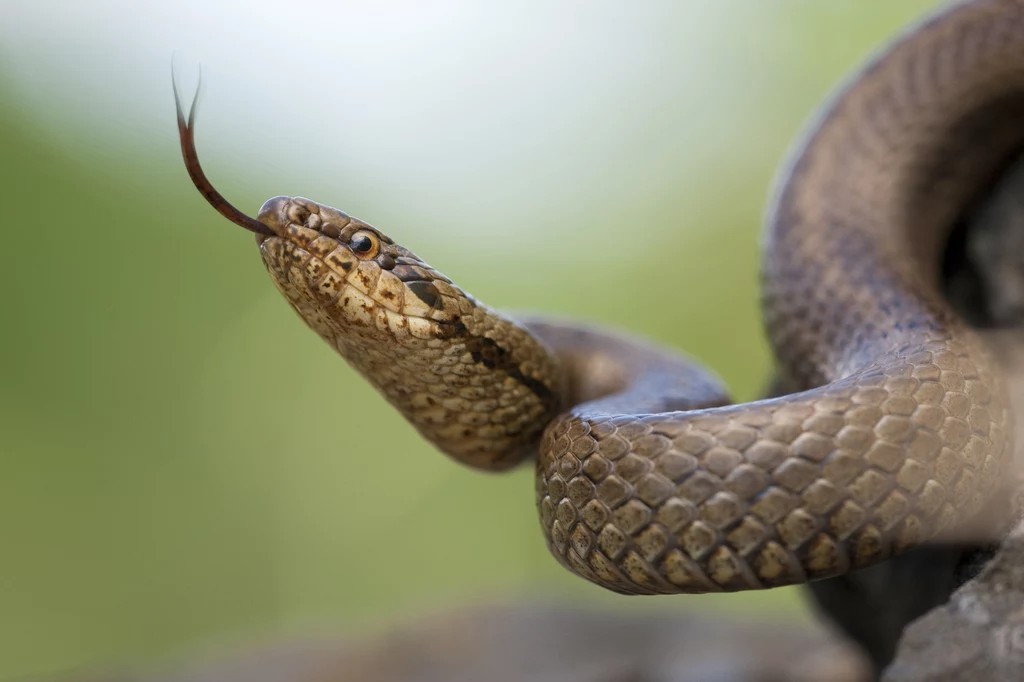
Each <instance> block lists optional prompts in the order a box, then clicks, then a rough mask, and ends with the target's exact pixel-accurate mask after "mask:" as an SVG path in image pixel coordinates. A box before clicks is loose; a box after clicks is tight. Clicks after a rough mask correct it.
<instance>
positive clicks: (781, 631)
mask: <svg viewBox="0 0 1024 682" xmlns="http://www.w3.org/2000/svg"><path fill="white" fill-rule="evenodd" d="M870 679H871V667H870V665H869V664H868V662H867V661H866V659H864V658H863V657H862V655H861V654H860V653H859V652H858V651H857V650H856V649H855V648H854V647H853V646H852V645H848V644H846V643H844V642H842V641H841V640H840V639H838V638H837V637H835V636H833V635H830V634H829V633H827V632H825V631H824V630H822V629H818V628H814V627H810V626H796V625H788V624H785V625H779V624H772V623H768V622H760V623H756V622H743V623H741V622H735V621H727V620H722V619H720V618H715V617H709V616H707V615H705V614H699V615H697V614H690V615H666V614H652V613H649V612H647V613H632V614H630V613H622V612H619V611H600V610H595V609H581V608H577V607H565V608H553V607H549V606H541V605H539V604H538V605H533V606H522V605H519V606H487V607H478V608H474V609H467V610H462V611H454V612H451V613H447V614H439V615H434V616H430V617H427V618H423V619H419V620H417V621H415V622H413V623H410V624H408V625H406V626H403V627H401V628H399V629H396V630H394V631H393V632H392V633H390V634H387V635H384V636H380V637H375V638H372V639H367V640H363V641H358V640H354V641H330V640H319V641H304V642H295V643H291V644H283V645H275V646H273V647H265V648H261V649H259V650H256V651H252V652H250V653H247V654H242V655H237V656H234V657H231V658H230V659H228V660H223V661H217V662H208V663H205V664H201V665H197V666H194V667H191V668H183V669H180V670H177V671H167V672H164V673H161V674H139V675H127V674H126V675H120V676H108V677H92V678H89V677H75V678H64V679H61V680H53V681H51V682H485V681H486V682H867V681H868V680H870Z"/></svg>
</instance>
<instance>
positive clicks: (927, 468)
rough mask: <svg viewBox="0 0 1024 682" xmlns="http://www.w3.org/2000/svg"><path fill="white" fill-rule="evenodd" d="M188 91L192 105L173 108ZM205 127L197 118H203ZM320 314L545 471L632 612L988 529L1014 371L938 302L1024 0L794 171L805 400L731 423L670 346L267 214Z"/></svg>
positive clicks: (436, 411) (943, 52) (1022, 106)
mask: <svg viewBox="0 0 1024 682" xmlns="http://www.w3.org/2000/svg"><path fill="white" fill-rule="evenodd" d="M175 94H176V96H177V93H175ZM193 113H194V105H193ZM192 118H193V117H192V114H190V115H189V120H188V122H186V121H185V120H184V117H183V116H182V113H181V107H180V106H179V108H178V119H179V132H180V135H181V145H182V152H183V155H184V157H185V161H186V165H187V167H188V170H189V173H190V175H191V176H192V179H193V181H194V182H195V184H196V186H197V187H198V188H199V189H200V191H202V192H203V194H204V196H205V197H206V198H207V200H208V201H210V203H211V204H213V205H214V206H215V207H216V208H217V209H218V210H219V211H220V212H221V213H222V214H223V215H225V216H226V217H228V218H229V219H231V220H232V221H234V222H236V223H238V224H240V225H242V226H243V227H246V228H247V229H249V230H251V231H253V232H255V233H256V234H257V243H258V245H259V249H260V254H261V255H262V257H263V262H264V263H265V265H266V267H267V270H268V271H269V273H270V276H271V279H272V280H273V282H274V284H275V285H276V286H277V288H278V290H279V291H280V292H281V293H282V294H283V295H284V296H285V298H286V299H287V300H288V302H289V303H290V304H291V305H292V307H293V308H294V309H295V310H296V311H297V312H298V314H299V316H300V317H301V318H302V319H303V320H304V321H305V322H306V324H308V325H309V326H310V327H311V328H312V329H313V330H314V331H316V332H317V333H318V334H320V336H322V337H323V338H324V339H325V340H326V341H327V342H328V343H329V344H331V346H333V347H334V348H335V349H336V350H337V351H338V352H339V353H340V354H341V355H342V356H344V357H345V359H346V360H348V362H350V363H351V364H352V365H353V366H354V367H355V368H356V369H358V370H359V372H361V373H362V375H363V376H364V377H366V379H368V380H369V381H370V382H371V383H372V384H373V385H374V386H375V387H376V388H377V389H378V390H379V391H381V392H382V393H383V395H384V396H386V398H387V399H388V400H389V401H390V402H391V404H393V405H394V406H395V407H396V408H397V409H398V410H399V411H400V412H401V413H402V414H403V415H404V416H405V417H406V419H408V420H409V421H410V422H411V423H412V424H413V425H414V426H415V427H416V428H417V429H418V430H419V432H420V433H421V434H422V435H423V436H424V437H425V438H427V439H428V440H429V441H430V442H432V443H433V444H434V445H435V446H437V447H438V448H439V449H440V450H442V451H444V452H446V453H447V454H449V455H451V456H452V457H454V458H455V459H457V460H458V461H460V462H463V463H466V464H468V465H470V466H474V467H478V468H482V469H491V470H497V469H506V468H509V467H512V466H514V465H515V464H517V463H518V462H520V461H522V460H523V459H525V458H529V457H536V485H537V502H538V505H539V508H540V516H541V524H542V526H543V530H544V533H545V535H546V538H547V544H548V547H549V548H550V549H551V551H552V553H553V554H554V555H555V557H556V558H557V559H558V560H559V561H560V562H561V563H562V564H563V565H565V566H566V567H568V568H570V569H571V570H573V571H574V572H576V573H578V574H580V575H581V576H583V577H585V578H587V579H589V580H591V581H594V582H596V583H598V584H600V585H603V586H604V587H607V588H609V589H612V590H615V591H618V592H627V593H668V592H709V591H722V590H727V591H728V590H744V589H757V588H765V587H773V586H778V585H786V584H791V583H797V582H805V581H808V580H814V579H818V578H825V577H829V576H834V575H837V574H840V573H843V572H845V571H847V570H851V569H854V568H859V567H862V566H867V565H869V564H873V563H875V562H878V561H880V560H883V559H885V558H887V557H889V556H891V555H893V554H894V553H897V552H901V551H903V550H905V549H907V548H909V547H912V546H914V545H917V544H920V543H922V542H924V541H927V540H933V539H941V538H944V537H947V536H948V535H949V534H950V533H952V532H955V530H956V529H957V528H958V527H963V525H964V523H965V522H966V521H967V520H969V519H971V518H972V517H974V516H976V515H977V513H978V512H979V510H980V509H981V507H982V505H983V503H984V502H985V501H986V500H987V499H989V498H990V497H991V496H992V495H993V494H994V491H995V490H996V487H997V485H998V484H999V483H1000V481H1001V479H1002V478H1003V476H1004V475H1005V471H1006V469H1005V466H1006V464H1007V459H1008V453H1009V452H1010V446H1011V443H1010V440H1011V433H1012V430H1011V423H1010V410H1009V405H1008V402H1007V399H1006V392H1005V389H1004V387H1003V386H1002V384H1001V381H1000V376H999V368H998V367H997V366H996V364H995V362H994V361H993V359H992V358H991V356H990V353H989V352H988V350H987V349H986V348H985V347H983V346H982V343H981V341H980V340H979V338H978V337H977V336H976V335H975V333H973V332H972V331H971V330H970V329H969V328H968V327H967V326H966V324H965V323H964V322H963V321H961V320H960V319H959V318H958V317H956V316H955V315H954V313H953V312H952V310H951V309H950V307H949V306H948V304H947V303H946V301H945V299H944V298H943V296H942V295H941V292H940V288H939V275H940V266H939V264H940V261H941V254H942V249H943V247H944V245H945V242H946V239H947V238H948V235H949V233H950V230H951V229H952V227H953V226H954V224H955V223H956V221H957V220H959V219H960V218H962V216H963V214H964V212H965V211H966V210H967V209H968V208H969V207H970V206H971V205H972V203H973V202H974V201H976V200H977V199H978V197H979V195H980V193H981V192H982V191H983V190H984V189H985V188H987V187H989V186H990V185H991V183H992V182H993V181H994V179H995V178H996V177H997V176H998V174H999V173H1000V172H1001V171H1002V170H1003V169H1005V167H1006V164H1007V163H1008V162H1009V161H1010V160H1012V158H1013V157H1014V156H1015V155H1016V154H1017V153H1018V152H1019V151H1020V150H1021V148H1022V147H1024V0H977V1H975V2H966V3H962V4H957V5H954V6H951V7H949V8H946V9H945V10H943V11H941V12H939V13H937V14H936V15H934V16H933V17H931V18H930V19H928V20H926V21H925V22H923V23H921V24H919V25H917V26H916V27H915V28H913V29H912V30H911V31H909V32H907V33H905V34H904V35H903V36H902V37H901V38H899V39H898V40H897V41H896V42H895V43H894V44H893V45H892V46H891V47H890V48H888V49H887V50H886V51H885V52H884V53H882V54H880V55H879V56H877V57H876V58H874V59H873V60H872V61H871V62H870V63H869V64H868V65H867V66H866V67H865V68H864V69H863V70H861V71H860V72H859V73H858V74H857V76H856V77H855V78H854V79H853V80H851V81H850V82H849V84H848V85H847V86H846V87H845V88H843V89H842V90H841V92H840V93H839V94H838V96H837V97H836V98H834V99H833V101H832V102H831V103H829V104H828V105H827V106H826V107H825V109H824V110H823V113H822V114H821V115H820V116H819V117H818V118H817V119H816V120H815V122H814V123H813V125H812V126H811V127H810V129H809V131H808V133H807V135H806V136H805V137H804V140H803V142H802V144H801V145H800V147H799V149H798V151H797V153H796V154H795V155H794V156H793V161H792V163H791V164H790V165H789V166H788V167H787V169H786V171H785V172H784V173H783V174H782V175H781V180H780V183H779V190H778V191H777V193H776V195H775V198H774V200H773V203H772V206H771V208H770V212H769V215H768V218H767V224H766V237H765V240H764V248H763V251H764V260H763V281H764V284H763V286H764V311H765V323H766V329H767V333H768V336H769V338H770V340H771V342H772V345H773V347H774V350H775V353H776V356H777V359H778V361H779V363H780V366H781V368H782V371H783V373H784V375H785V378H786V380H787V383H788V385H790V386H792V387H794V388H795V389H797V390H798V392H795V393H792V394H790V395H786V396H784V397H779V398H773V399H769V400H761V401H757V402H752V403H747V404H742V405H731V406H730V405H727V402H728V399H727V398H726V397H725V394H724V391H723V390H722V388H721V387H720V385H719V384H718V382H717V380H716V379H714V378H713V377H712V376H711V375H709V374H707V373H706V372H704V371H702V370H700V369H698V368H696V367H694V366H692V365H691V364H690V363H689V362H688V361H685V360H683V359H680V358H678V357H676V356H674V355H672V354H670V353H669V352H667V351H664V350H661V349H659V348H655V347H653V346H650V345H647V344H645V343H643V342H640V341H638V340H635V339H630V338H627V337H625V336H621V335H617V334H614V333H612V332H608V331H602V330H598V329H593V328H589V327H585V326H582V325H577V324H574V323H570V322H565V321H551V320H519V321H513V320H512V319H510V318H508V317H505V316H503V315H501V314H499V313H497V312H495V311H493V310H491V309H489V308H488V307H486V306H485V305H483V304H482V303H480V302H479V301H477V300H476V299H474V298H473V297H471V296H470V295H468V294H466V293H465V292H464V291H462V290H461V289H459V288H458V287H457V286H456V285H454V284H453V283H452V282H451V281H450V280H448V279H447V278H445V277H444V276H443V275H441V274H440V273H438V272H437V271H436V270H434V269H432V268H431V267H430V266H428V265H426V264H425V263H424V262H423V261H421V260H420V259H419V258H417V257H416V256H415V255H413V254H412V253H410V252H409V251H407V250H406V249H405V248H403V247H401V246H399V245H397V244H395V243H394V242H393V241H392V240H391V239H389V238H388V237H387V236H385V235H384V234H382V233H381V232H380V231H379V230H377V229H375V228H373V227H371V226H369V225H368V224H366V223H364V222H362V221H360V220H358V219H356V218H353V217H351V216H348V215H346V214H345V213H342V212H341V211H338V210H337V209H334V208H330V207H328V206H325V205H323V204H318V203H315V202H312V201H309V200H307V199H302V198H298V197H294V198H288V197H275V198H273V199H270V200H269V201H267V203H266V204H264V205H263V208H262V209H261V210H260V212H259V215H258V217H257V218H255V219H253V218H250V217H247V216H245V215H243V214H242V213H241V212H239V211H237V210H236V209H234V208H233V207H232V206H230V204H228V203H227V202H226V201H225V200H224V199H223V198H222V197H221V196H220V195H219V194H218V193H217V192H216V191H215V190H214V189H213V188H212V186H211V185H210V184H209V182H208V181H207V180H206V178H205V176H204V175H203V172H202V170H201V169H200V167H199V162H198V159H197V157H196V152H195V147H194V144H193V128H192Z"/></svg>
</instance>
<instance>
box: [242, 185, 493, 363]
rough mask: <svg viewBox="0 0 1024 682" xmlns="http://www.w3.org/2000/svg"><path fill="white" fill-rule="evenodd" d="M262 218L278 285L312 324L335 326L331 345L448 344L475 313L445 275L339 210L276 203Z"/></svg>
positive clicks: (302, 202)
mask: <svg viewBox="0 0 1024 682" xmlns="http://www.w3.org/2000/svg"><path fill="white" fill-rule="evenodd" d="M257 220H258V221H259V222H260V223H262V224H263V225H266V226H267V227H268V228H270V230H271V231H272V232H273V235H263V234H261V235H257V238H256V241H257V243H258V244H259V248H260V253H261V255H262V256H263V262H264V264H265V265H266V267H267V270H268V271H269V273H270V276H271V278H272V279H273V281H274V284H275V285H276V286H277V288H278V290H279V291H281V293H282V294H284V296H285V297H286V298H287V299H288V300H289V302H290V303H291V304H292V306H293V307H294V308H295V309H296V310H297V312H298V313H299V315H301V316H302V317H303V319H305V320H306V321H307V322H309V321H310V320H311V319H315V320H319V321H320V322H321V323H322V324H328V323H331V324H330V325H329V326H331V327H332V328H334V331H333V332H332V333H331V336H332V337H333V338H331V339H330V340H333V341H335V342H337V341H339V340H342V339H339V338H338V336H339V334H341V335H354V336H358V337H359V339H360V341H361V342H363V343H365V342H366V341H367V337H371V339H372V338H374V337H379V336H386V340H387V342H388V343H394V342H395V341H399V342H402V341H411V340H412V339H421V340H426V339H435V338H443V337H444V336H445V335H446V333H447V332H446V330H447V329H448V328H449V327H451V326H452V325H456V324H458V322H459V320H460V319H461V316H462V315H463V314H464V313H467V312H469V311H470V310H471V309H472V307H473V302H472V299H470V298H469V296H468V295H467V294H465V293H464V292H463V291H462V290H460V289H458V288H457V287H456V286H454V285H453V284H452V283H451V281H450V280H449V279H448V278H447V277H445V276H444V275H442V274H441V273H439V272H437V271H436V270H434V269H433V268H431V267H430V266H429V265H427V264H426V263H424V262H423V261H422V260H421V259H419V258H418V257H417V256H416V255H415V254H413V253H412V252H411V251H409V250H408V249H405V248H403V247H402V246H399V245H398V244H395V243H394V241H392V240H391V239H390V238H389V237H388V236H387V235H385V234H383V233H382V232H381V231H380V230H377V229H376V228H374V227H372V226H370V225H368V224H366V223H365V222H363V221H361V220H359V219H357V218H353V217H352V216H349V215H347V214H345V213H343V212H342V211H339V210H338V209H336V208H332V207H330V206H326V205H324V204H318V203H316V202H314V201H310V200H309V199H304V198H302V197H283V196H282V197H274V198H273V199H270V200H268V201H267V202H266V203H265V204H263V208H261V209H260V212H259V214H258V216H257ZM339 327H340V328H339ZM318 331H322V330H320V329H318Z"/></svg>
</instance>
